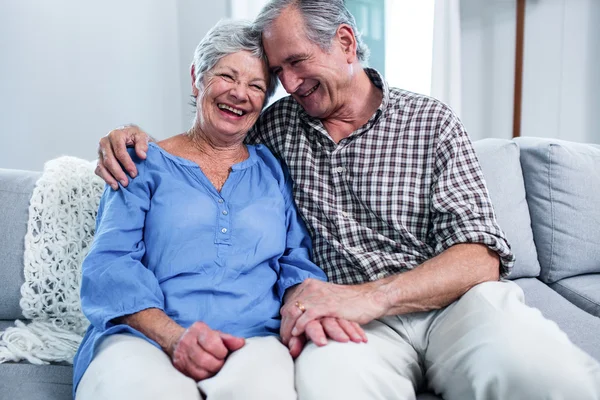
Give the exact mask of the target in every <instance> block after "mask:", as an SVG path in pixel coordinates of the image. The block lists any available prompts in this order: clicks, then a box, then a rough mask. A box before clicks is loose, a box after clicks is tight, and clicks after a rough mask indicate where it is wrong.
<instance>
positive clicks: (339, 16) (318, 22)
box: [254, 0, 370, 63]
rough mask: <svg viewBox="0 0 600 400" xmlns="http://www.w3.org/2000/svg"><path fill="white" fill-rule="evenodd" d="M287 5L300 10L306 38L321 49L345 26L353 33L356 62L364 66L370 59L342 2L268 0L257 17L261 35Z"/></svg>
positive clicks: (326, 48)
mask: <svg viewBox="0 0 600 400" xmlns="http://www.w3.org/2000/svg"><path fill="white" fill-rule="evenodd" d="M290 6H292V7H295V8H296V9H297V10H298V11H300V14H301V15H302V18H303V19H304V25H305V27H306V35H307V37H308V39H309V40H310V41H311V42H313V43H315V44H316V45H318V46H319V47H320V48H321V49H323V50H324V51H329V50H330V49H331V42H332V40H333V37H334V36H335V34H336V32H337V29H338V27H339V26H340V25H341V24H346V25H349V26H350V27H351V28H352V30H353V31H354V36H355V37H356V44H357V48H356V55H357V57H358V59H359V61H361V62H363V63H366V62H367V61H368V60H369V54H370V52H369V48H368V47H367V45H366V44H365V42H363V40H362V38H361V33H360V32H359V30H358V29H357V27H356V21H355V20H354V17H353V16H352V14H350V11H348V9H347V8H346V6H345V5H344V0H271V1H270V2H269V3H268V4H267V5H265V6H264V7H263V9H262V10H261V12H260V14H259V15H258V17H256V20H255V21H254V24H255V26H256V29H257V30H259V31H261V32H262V31H263V30H264V29H265V28H267V27H269V25H271V24H272V23H273V21H275V19H277V17H279V15H281V13H282V11H283V10H285V9H286V8H288V7H290ZM290 29H294V28H293V27H290Z"/></svg>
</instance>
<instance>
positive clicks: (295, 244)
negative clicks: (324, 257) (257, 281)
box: [277, 167, 327, 301]
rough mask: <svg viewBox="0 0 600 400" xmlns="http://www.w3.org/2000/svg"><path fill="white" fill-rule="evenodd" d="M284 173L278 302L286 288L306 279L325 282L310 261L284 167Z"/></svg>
mask: <svg viewBox="0 0 600 400" xmlns="http://www.w3.org/2000/svg"><path fill="white" fill-rule="evenodd" d="M284 173H285V178H286V179H285V186H284V188H283V190H284V193H283V194H284V197H285V202H286V224H287V245H286V251H285V253H284V254H283V256H282V257H281V258H280V259H279V264H280V271H279V279H278V281H277V293H278V295H279V300H280V301H283V296H284V294H285V291H286V290H287V289H288V288H290V287H292V286H294V285H297V284H299V283H302V282H303V281H304V280H306V279H308V278H313V279H319V280H322V281H326V280H327V276H326V275H325V273H324V272H323V270H322V269H321V268H319V267H318V266H317V265H316V264H314V263H313V262H312V261H311V252H312V242H311V240H310V236H309V234H308V230H307V229H306V225H304V221H302V218H301V217H300V215H299V214H298V209H297V208H296V204H295V203H294V199H293V197H292V184H291V179H290V177H289V174H288V173H287V170H286V169H285V167H284Z"/></svg>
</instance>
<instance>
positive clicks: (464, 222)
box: [428, 113, 515, 277]
mask: <svg viewBox="0 0 600 400" xmlns="http://www.w3.org/2000/svg"><path fill="white" fill-rule="evenodd" d="M440 129H441V132H440V135H439V139H438V144H437V148H436V161H435V166H434V171H433V180H432V191H431V193H432V201H431V210H430V212H431V215H432V218H431V224H432V229H431V230H430V232H429V236H428V242H429V243H430V245H431V246H432V247H433V248H434V249H435V253H436V254H439V253H441V252H443V251H444V250H446V249H448V248H450V247H451V246H453V245H455V244H459V243H481V244H485V245H486V246H488V248H490V249H491V250H493V251H495V252H496V253H497V254H498V256H499V257H500V262H501V269H500V274H501V276H502V277H505V276H507V275H508V274H509V273H510V271H511V269H512V266H513V264H514V260H515V257H514V255H513V253H512V251H511V249H510V245H509V244H508V241H507V240H506V236H505V234H504V232H503V231H502V229H500V227H499V226H498V223H497V221H496V217H495V214H494V209H493V206H492V203H491V200H490V197H489V194H488V191H487V187H486V185H485V180H484V177H483V172H482V171H481V167H480V165H479V162H478V160H477V156H476V154H475V151H474V149H473V145H472V143H471V141H470V139H469V137H468V135H467V133H466V132H465V130H464V128H463V126H462V124H461V122H460V121H459V120H458V118H456V116H454V115H453V114H452V113H449V115H448V118H447V119H446V120H445V121H444V122H443V123H442V124H441V127H440Z"/></svg>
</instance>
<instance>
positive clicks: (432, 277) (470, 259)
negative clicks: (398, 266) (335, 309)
mask: <svg viewBox="0 0 600 400" xmlns="http://www.w3.org/2000/svg"><path fill="white" fill-rule="evenodd" d="M499 266H500V264H499V257H498V255H497V254H496V253H494V252H493V251H491V250H489V249H488V247H487V246H485V245H481V244H459V245H455V246H452V247H451V248H449V249H448V250H446V251H444V252H443V253H441V254H439V255H438V256H436V257H434V258H432V259H430V260H428V261H426V262H424V263H423V264H421V265H419V266H418V267H416V268H415V269H413V270H411V271H407V272H404V273H401V274H398V275H394V276H390V277H388V278H385V279H382V280H379V281H375V282H371V283H368V284H366V285H373V291H372V294H373V296H374V301H376V302H378V303H380V304H383V307H384V309H385V312H384V315H400V314H407V313H411V312H420V311H429V310H434V309H439V308H442V307H445V306H447V305H448V304H450V303H452V302H453V301H455V300H456V299H458V298H459V297H460V296H462V295H463V294H464V293H465V292H467V291H468V290H469V289H471V288H472V287H473V286H475V285H477V284H479V283H482V282H487V281H496V280H498V279H499V277H500V268H499Z"/></svg>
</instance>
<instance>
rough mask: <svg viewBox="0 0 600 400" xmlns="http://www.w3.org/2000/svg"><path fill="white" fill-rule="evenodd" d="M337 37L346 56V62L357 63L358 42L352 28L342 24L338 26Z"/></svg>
mask: <svg viewBox="0 0 600 400" xmlns="http://www.w3.org/2000/svg"><path fill="white" fill-rule="evenodd" d="M336 37H337V40H338V42H339V44H340V46H341V48H342V51H343V52H344V54H345V55H346V60H347V61H348V63H349V64H352V63H354V61H356V47H357V42H356V36H355V35H354V31H353V30H352V27H350V25H347V24H341V25H340V26H338V29H337V32H336Z"/></svg>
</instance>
